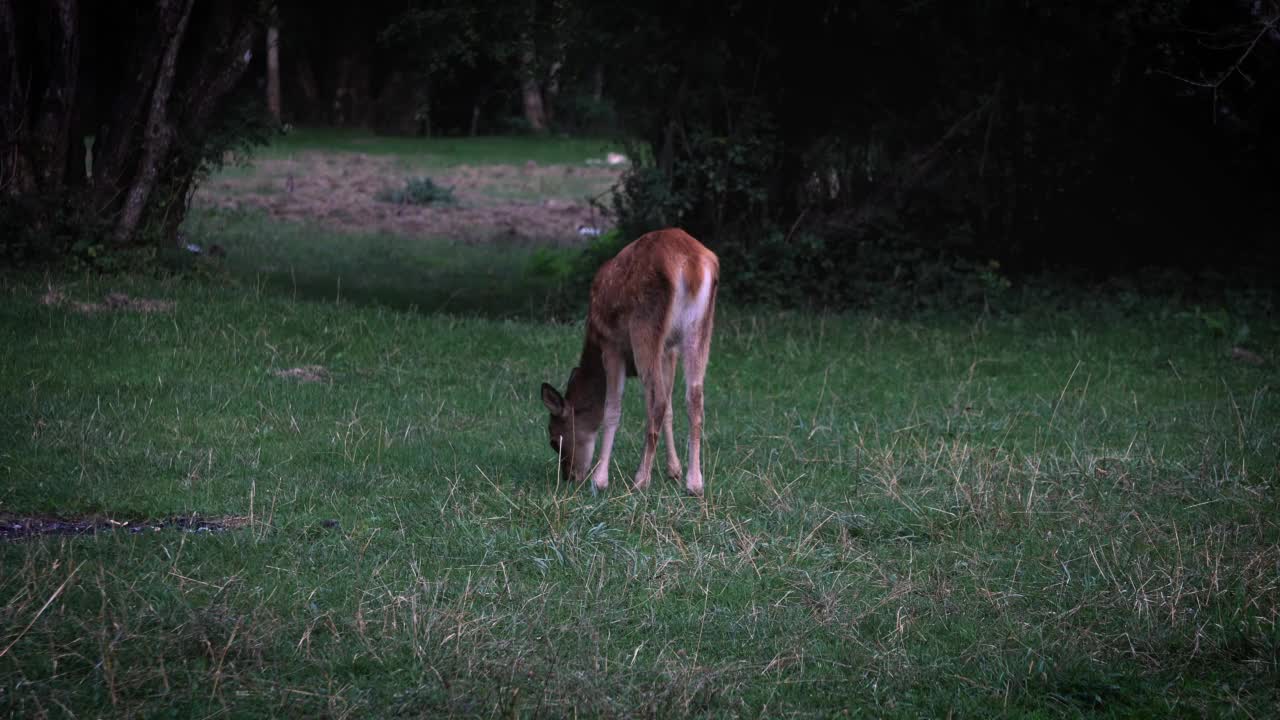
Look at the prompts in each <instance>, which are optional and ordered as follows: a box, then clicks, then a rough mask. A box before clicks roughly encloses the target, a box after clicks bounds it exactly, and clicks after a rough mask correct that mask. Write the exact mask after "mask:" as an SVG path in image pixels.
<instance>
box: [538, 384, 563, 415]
mask: <svg viewBox="0 0 1280 720" xmlns="http://www.w3.org/2000/svg"><path fill="white" fill-rule="evenodd" d="M542 404H543V405H546V406H547V409H548V410H550V411H551V414H552V415H555V416H556V417H564V397H563V396H561V395H560V391H559V390H556V389H555V388H553V387H551V386H550V385H549V384H547V383H542Z"/></svg>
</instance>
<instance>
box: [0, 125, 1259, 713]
mask: <svg viewBox="0 0 1280 720" xmlns="http://www.w3.org/2000/svg"><path fill="white" fill-rule="evenodd" d="M290 142H293V143H295V144H296V146H295V147H286V148H284V149H281V148H279V147H275V148H272V149H269V150H268V154H267V157H278V156H280V154H282V153H287V152H292V151H294V150H296V149H297V148H298V147H303V148H304V149H307V150H309V151H315V152H324V153H331V154H334V155H341V154H342V153H346V152H349V151H353V150H354V151H358V152H361V153H372V154H378V153H382V154H387V155H394V156H401V155H403V156H406V157H411V158H417V160H416V161H415V162H416V163H418V164H415V165H413V166H412V168H411V169H412V170H413V171H414V172H420V171H423V168H426V169H427V170H430V169H431V168H434V167H444V166H447V165H449V164H450V163H451V162H454V160H453V159H451V158H454V157H458V158H460V160H458V161H459V162H463V161H465V162H469V163H473V164H486V163H487V164H495V165H501V164H502V162H503V158H504V157H507V156H508V155H515V156H516V157H515V158H514V159H513V162H516V163H523V162H525V159H524V158H525V156H526V155H528V154H529V153H533V152H536V153H539V154H538V155H537V157H538V162H540V163H542V164H549V165H580V164H582V163H583V162H585V160H586V158H588V157H593V156H595V155H598V154H599V148H598V147H597V146H596V145H589V144H586V143H577V144H575V143H572V142H561V141H552V142H549V143H547V144H546V145H543V146H536V149H535V150H528V149H527V147H525V146H527V145H528V143H527V142H526V141H504V140H486V141H475V143H474V144H471V143H469V142H468V141H462V140H458V141H449V143H448V144H439V145H431V144H414V143H412V142H411V141H374V140H368V139H361V138H354V137H351V136H347V135H325V134H318V133H317V134H312V135H303V136H302V139H294V140H290ZM308 143H310V144H309V145H308ZM520 143H525V145H522V146H520V147H522V148H525V149H521V150H520V151H519V152H517V151H515V150H513V149H512V147H513V144H515V145H519V144H520ZM370 148H373V149H370ZM446 148H447V149H446ZM449 153H454V155H450V154H449ZM273 154H275V155H273ZM227 172H228V173H232V174H234V173H251V172H252V170H251V169H247V170H246V169H231V170H228V171H227ZM577 189H578V188H577V187H576V186H573V187H571V188H570V191H575V192H576V191H577ZM188 234H189V236H190V237H191V239H192V240H193V241H196V242H200V243H205V244H209V243H213V242H217V243H219V244H220V245H222V246H223V247H224V248H225V249H226V251H227V256H226V258H225V260H223V261H205V260H204V259H201V260H200V261H199V262H197V263H195V264H193V265H192V266H191V267H189V268H188V269H187V270H186V271H185V272H182V273H177V274H161V275H159V276H156V275H147V276H142V275H139V276H98V275H91V274H60V275H48V274H34V273H18V272H8V273H4V274H0V295H2V296H3V302H0V393H2V395H0V408H2V412H0V599H2V600H3V606H2V607H0V715H4V716H6V717H23V718H33V717H85V716H88V717H101V716H113V717H132V716H147V717H152V716H172V717H214V716H228V717H280V716H306V717H391V716H395V717H419V716H429V717H442V716H443V717H492V716H503V717H567V716H574V717H576V716H591V717H597V716H602V717H679V716H699V717H744V716H745V717H827V716H832V715H841V714H845V713H847V714H850V715H863V716H872V717H904V718H918V717H952V716H957V717H975V716H978V717H981V716H1000V717H1046V718H1047V717H1084V716H1088V717H1094V716H1101V717H1161V718H1164V717H1205V716H1212V717H1241V718H1260V717H1266V716H1274V715H1275V714H1276V713H1277V710H1278V709H1280V630H1278V629H1277V620H1278V619H1280V492H1278V490H1277V475H1278V474H1280V403H1278V402H1277V398H1276V392H1275V386H1276V384H1277V381H1278V380H1280V374H1278V373H1277V370H1276V363H1277V362H1280V319H1278V318H1277V316H1276V315H1275V313H1274V310H1273V309H1272V308H1271V307H1270V306H1269V305H1268V304H1267V303H1265V302H1244V301H1241V302H1239V303H1236V304H1228V305H1224V306H1222V307H1196V306H1193V305H1191V304H1190V303H1185V302H1177V301H1173V300H1169V299H1162V298H1129V299H1128V301H1126V302H1111V301H1110V299H1108V298H1099V297H1089V296H1080V297H1075V298H1066V299H1062V300H1061V301H1060V302H1054V303H1041V304H1035V303H1028V304H1026V305H1025V306H1023V307H1021V308H1020V309H1019V310H1018V311H1016V312H986V311H978V310H974V311H967V310H952V311H934V312H930V313H927V314H925V313H910V312H906V313H903V312H881V311H878V310H875V309H869V310H861V311H848V312H843V313H800V312H796V311H784V310H770V309H762V308H758V307H752V306H750V305H748V304H744V303H741V302H739V301H735V300H734V299H733V298H732V297H726V298H725V299H723V300H722V302H721V305H720V307H719V309H718V313H717V327H716V334H715V338H714V341H713V344H712V358H711V363H710V367H709V369H708V374H707V386H706V387H707V389H706V407H707V415H706V430H705V435H704V446H703V457H704V473H705V476H706V482H707V492H706V496H705V498H693V497H688V496H686V495H685V494H684V493H683V488H682V486H681V483H680V482H678V481H673V480H667V479H663V478H659V477H658V476H656V475H655V479H654V484H653V485H652V486H651V487H650V488H649V489H648V490H646V491H643V492H632V491H630V490H629V488H628V485H629V479H630V476H631V475H632V474H633V473H634V470H635V467H636V465H637V464H638V459H639V452H640V445H641V442H642V440H641V431H642V425H643V411H642V407H641V402H640V400H641V393H640V392H639V391H638V386H637V385H636V384H635V383H634V381H633V382H632V383H630V384H629V385H628V389H627V394H626V404H625V409H624V413H623V421H622V422H623V424H622V428H621V430H620V432H619V437H618V442H617V445H616V448H615V453H614V461H615V469H614V471H613V475H612V479H613V483H612V485H611V487H610V489H609V490H608V491H607V492H605V493H602V494H599V495H593V494H592V493H591V492H590V490H589V489H588V488H585V487H579V486H576V485H572V484H570V483H568V482H566V481H565V480H564V479H562V478H559V477H557V474H556V464H555V458H554V456H553V455H552V454H551V452H550V450H549V448H548V447H547V438H546V422H547V417H546V412H545V410H544V409H543V407H542V405H541V402H540V401H539V397H538V387H539V385H540V383H542V382H543V381H550V382H552V383H553V384H555V385H557V386H559V387H563V382H564V380H565V378H566V377H567V376H568V372H569V369H570V367H571V366H572V365H573V363H574V361H575V360H576V358H577V354H578V351H579V350H580V347H581V337H582V326H581V322H580V320H575V319H573V318H572V316H570V317H569V318H568V319H565V316H563V315H562V314H559V313H555V312H551V311H550V310H549V308H551V307H552V306H553V305H554V302H553V301H552V300H551V299H549V298H551V297H552V294H553V292H554V288H552V287H549V286H548V285H547V281H546V280H545V279H542V278H540V277H539V276H537V275H536V274H533V273H531V272H530V271H529V267H530V263H531V261H532V260H533V258H534V257H535V254H536V252H537V248H536V247H534V246H531V245H528V244H512V245H502V244H493V243H478V242H458V241H455V240H454V239H451V238H449V237H422V236H407V235H397V234H393V233H386V232H358V231H350V230H347V229H335V228H333V227H330V226H325V225H322V224H318V223H306V222H292V221H285V220H281V219H279V218H276V217H272V216H271V215H270V214H268V213H265V212H262V211H260V210H256V209H252V208H249V209H227V208H200V209H197V211H196V212H195V213H194V214H193V216H192V217H191V219H190V221H189V223H188ZM723 272H724V273H725V274H728V273H732V272H733V269H732V268H729V267H726V268H723ZM113 293H114V294H115V295H111V294H113ZM109 295H111V297H110V298H108V296H109ZM126 296H127V298H129V299H130V300H128V301H126V300H123V299H122V298H124V297H126ZM104 298H108V300H106V301H104ZM138 299H149V300H153V301H157V303H159V304H156V305H154V306H152V305H142V304H140V303H138V302H136V301H137V300H138ZM77 303H85V304H84V305H77ZM163 303H171V305H170V304H163ZM1237 347H1246V348H1248V349H1249V351H1250V353H1251V354H1248V355H1245V356H1243V359H1242V357H1241V356H1240V354H1239V353H1237V355H1235V356H1233V354H1232V351H1233V348H1237ZM1259 361H1260V362H1261V364H1256V363H1257V362H1259ZM675 417H676V436H677V439H678V440H681V441H682V439H683V437H684V425H685V422H684V418H683V403H682V401H681V400H680V399H679V398H677V401H676V414H675ZM681 452H682V454H683V449H682V451H681ZM59 523H61V524H59ZM40 528H44V530H40ZM33 529H34V530H33ZM50 529H52V530H50ZM83 530H92V531H91V532H81V531H83Z"/></svg>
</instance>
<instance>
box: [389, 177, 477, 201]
mask: <svg viewBox="0 0 1280 720" xmlns="http://www.w3.org/2000/svg"><path fill="white" fill-rule="evenodd" d="M377 199H378V200H381V201H382V202H389V203H395V204H397V205H453V204H455V203H456V202H457V201H456V200H455V199H454V197H453V188H451V187H444V186H443V185H437V184H436V181H434V180H432V179H431V178H429V177H420V178H409V179H408V180H406V181H405V184H404V187H403V188H387V189H385V190H382V191H381V192H379V193H378V195H377Z"/></svg>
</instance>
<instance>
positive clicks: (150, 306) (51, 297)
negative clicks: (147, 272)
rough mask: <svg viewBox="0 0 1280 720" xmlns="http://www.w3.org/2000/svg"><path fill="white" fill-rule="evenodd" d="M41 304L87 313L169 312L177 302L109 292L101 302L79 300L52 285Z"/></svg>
mask: <svg viewBox="0 0 1280 720" xmlns="http://www.w3.org/2000/svg"><path fill="white" fill-rule="evenodd" d="M40 304H41V305H44V306H47V307H67V308H70V309H71V310H74V311H75V312H78V313H83V314H85V315H90V314H93V313H100V312H139V313H158V312H169V311H170V310H173V308H174V307H175V306H176V303H174V301H172V300H154V299H151V298H134V297H129V296H128V295H126V294H125V293H107V295H106V297H104V298H103V300H102V302H100V303H95V302H77V301H74V300H68V299H67V296H66V295H64V294H63V293H62V291H61V290H58V289H56V288H52V287H51V288H49V290H48V292H46V293H45V294H44V295H43V296H41V297H40Z"/></svg>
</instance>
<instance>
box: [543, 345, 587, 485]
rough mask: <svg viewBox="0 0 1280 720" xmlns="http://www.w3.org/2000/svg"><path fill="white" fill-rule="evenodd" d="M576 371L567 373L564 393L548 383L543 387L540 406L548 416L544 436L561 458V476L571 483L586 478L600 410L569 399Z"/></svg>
mask: <svg viewBox="0 0 1280 720" xmlns="http://www.w3.org/2000/svg"><path fill="white" fill-rule="evenodd" d="M577 375H578V369H577V368H574V370H573V372H572V373H570V374H569V383H568V385H567V386H566V387H565V394H564V395H561V394H560V392H559V391H558V390H556V389H555V388H554V387H552V386H551V385H549V384H547V383H543V384H542V404H543V405H546V406H547V410H548V411H550V413H551V420H550V422H549V423H548V424H547V435H548V436H549V439H550V441H551V450H552V452H554V453H555V454H556V455H557V456H558V457H559V458H560V474H561V475H562V476H563V477H567V478H569V479H571V480H573V481H575V482H576V481H580V480H583V479H585V478H586V477H587V472H588V471H590V470H591V457H592V455H594V454H595V446H596V432H597V431H598V430H599V428H600V418H599V411H598V410H596V411H595V412H592V411H591V410H589V409H586V408H583V409H579V408H577V407H575V405H574V403H573V402H572V401H571V400H572V399H576V397H575V396H577V395H578V394H579V393H577V392H575V390H577V388H576V387H575V383H574V380H576V379H577Z"/></svg>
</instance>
